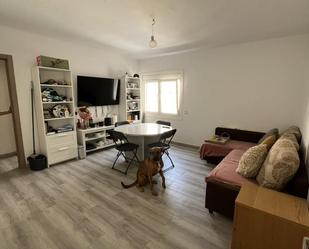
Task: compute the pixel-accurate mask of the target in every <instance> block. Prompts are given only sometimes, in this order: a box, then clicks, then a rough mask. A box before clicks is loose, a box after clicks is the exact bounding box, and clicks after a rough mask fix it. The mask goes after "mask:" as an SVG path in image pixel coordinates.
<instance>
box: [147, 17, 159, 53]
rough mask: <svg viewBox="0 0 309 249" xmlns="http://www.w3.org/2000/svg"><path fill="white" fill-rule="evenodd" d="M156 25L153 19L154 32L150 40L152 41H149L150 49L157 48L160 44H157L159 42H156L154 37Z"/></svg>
mask: <svg viewBox="0 0 309 249" xmlns="http://www.w3.org/2000/svg"><path fill="white" fill-rule="evenodd" d="M155 23H156V20H155V19H154V18H153V19H152V32H151V38H150V41H149V47H150V48H155V47H156V46H157V45H158V43H157V41H156V40H155V38H154V35H153V29H154V25H155Z"/></svg>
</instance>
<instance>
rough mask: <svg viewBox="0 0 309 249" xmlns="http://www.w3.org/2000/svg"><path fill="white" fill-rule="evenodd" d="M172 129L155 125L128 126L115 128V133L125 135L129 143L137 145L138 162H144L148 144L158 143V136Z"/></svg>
mask: <svg viewBox="0 0 309 249" xmlns="http://www.w3.org/2000/svg"><path fill="white" fill-rule="evenodd" d="M170 130H172V127H170V126H166V125H159V124H155V123H139V124H128V125H121V126H118V127H115V131H119V132H122V133H123V134H125V135H126V137H127V138H128V140H129V142H131V143H135V144H138V145H139V147H138V151H137V156H138V159H139V160H144V159H145V158H146V157H147V156H148V147H147V145H148V144H151V143H154V142H158V141H159V138H160V136H161V135H162V134H163V133H164V132H167V131H170Z"/></svg>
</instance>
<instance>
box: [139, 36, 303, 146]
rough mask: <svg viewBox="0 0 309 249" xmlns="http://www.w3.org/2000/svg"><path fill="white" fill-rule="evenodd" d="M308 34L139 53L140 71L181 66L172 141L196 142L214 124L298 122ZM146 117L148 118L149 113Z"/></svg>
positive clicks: (254, 126) (264, 126)
mask: <svg viewBox="0 0 309 249" xmlns="http://www.w3.org/2000/svg"><path fill="white" fill-rule="evenodd" d="M308 48H309V35H303V36H293V37H286V38H280V39H271V40H264V41H258V42H250V43H245V44H237V45H230V46H226V47H218V48H212V49H206V48H204V49H200V50H197V51H193V52H188V53H183V54H178V55H170V56H164V57H157V58H152V59H143V60H140V61H139V67H140V71H141V72H152V71H160V70H164V71H165V70H183V71H184V99H183V105H184V112H188V114H187V115H183V117H182V120H172V123H173V126H175V127H177V128H178V134H177V136H176V139H175V140H176V141H178V142H182V143H186V144H192V145H200V144H201V143H202V142H203V140H204V139H205V138H206V137H208V136H210V135H211V134H213V132H214V129H215V127H216V126H225V127H235V128H240V129H249V130H256V131H266V130H268V129H270V128H273V127H278V128H279V129H284V128H286V127H287V126H289V125H292V124H296V125H299V124H300V119H301V114H300V111H299V108H300V106H301V104H302V103H301V99H300V94H301V92H302V90H303V88H302V86H303V85H302V84H303V82H304V77H305V67H306V66H307V65H308V60H307V59H308V58H307V55H306V53H307V52H308ZM146 120H148V121H149V118H148V119H147V118H146Z"/></svg>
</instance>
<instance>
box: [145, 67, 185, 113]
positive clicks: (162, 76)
mask: <svg viewBox="0 0 309 249" xmlns="http://www.w3.org/2000/svg"><path fill="white" fill-rule="evenodd" d="M142 80H143V86H144V89H143V95H144V99H145V103H146V101H147V100H146V84H147V82H150V81H157V82H158V112H151V111H147V110H146V108H145V115H146V116H149V117H156V118H169V119H181V118H182V102H183V72H182V71H172V72H171V71H168V72H166V71H164V72H154V73H143V75H142ZM169 80H176V81H177V88H176V95H177V109H178V110H177V114H171V113H163V112H161V102H162V101H161V82H162V81H169Z"/></svg>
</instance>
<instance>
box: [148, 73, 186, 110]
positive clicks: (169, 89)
mask: <svg viewBox="0 0 309 249" xmlns="http://www.w3.org/2000/svg"><path fill="white" fill-rule="evenodd" d="M143 79H144V83H145V111H146V113H148V114H157V115H158V114H160V115H173V116H176V115H179V114H180V97H181V94H180V92H181V83H182V75H181V74H166V75H164V74H162V75H161V74H160V75H146V76H143Z"/></svg>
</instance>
